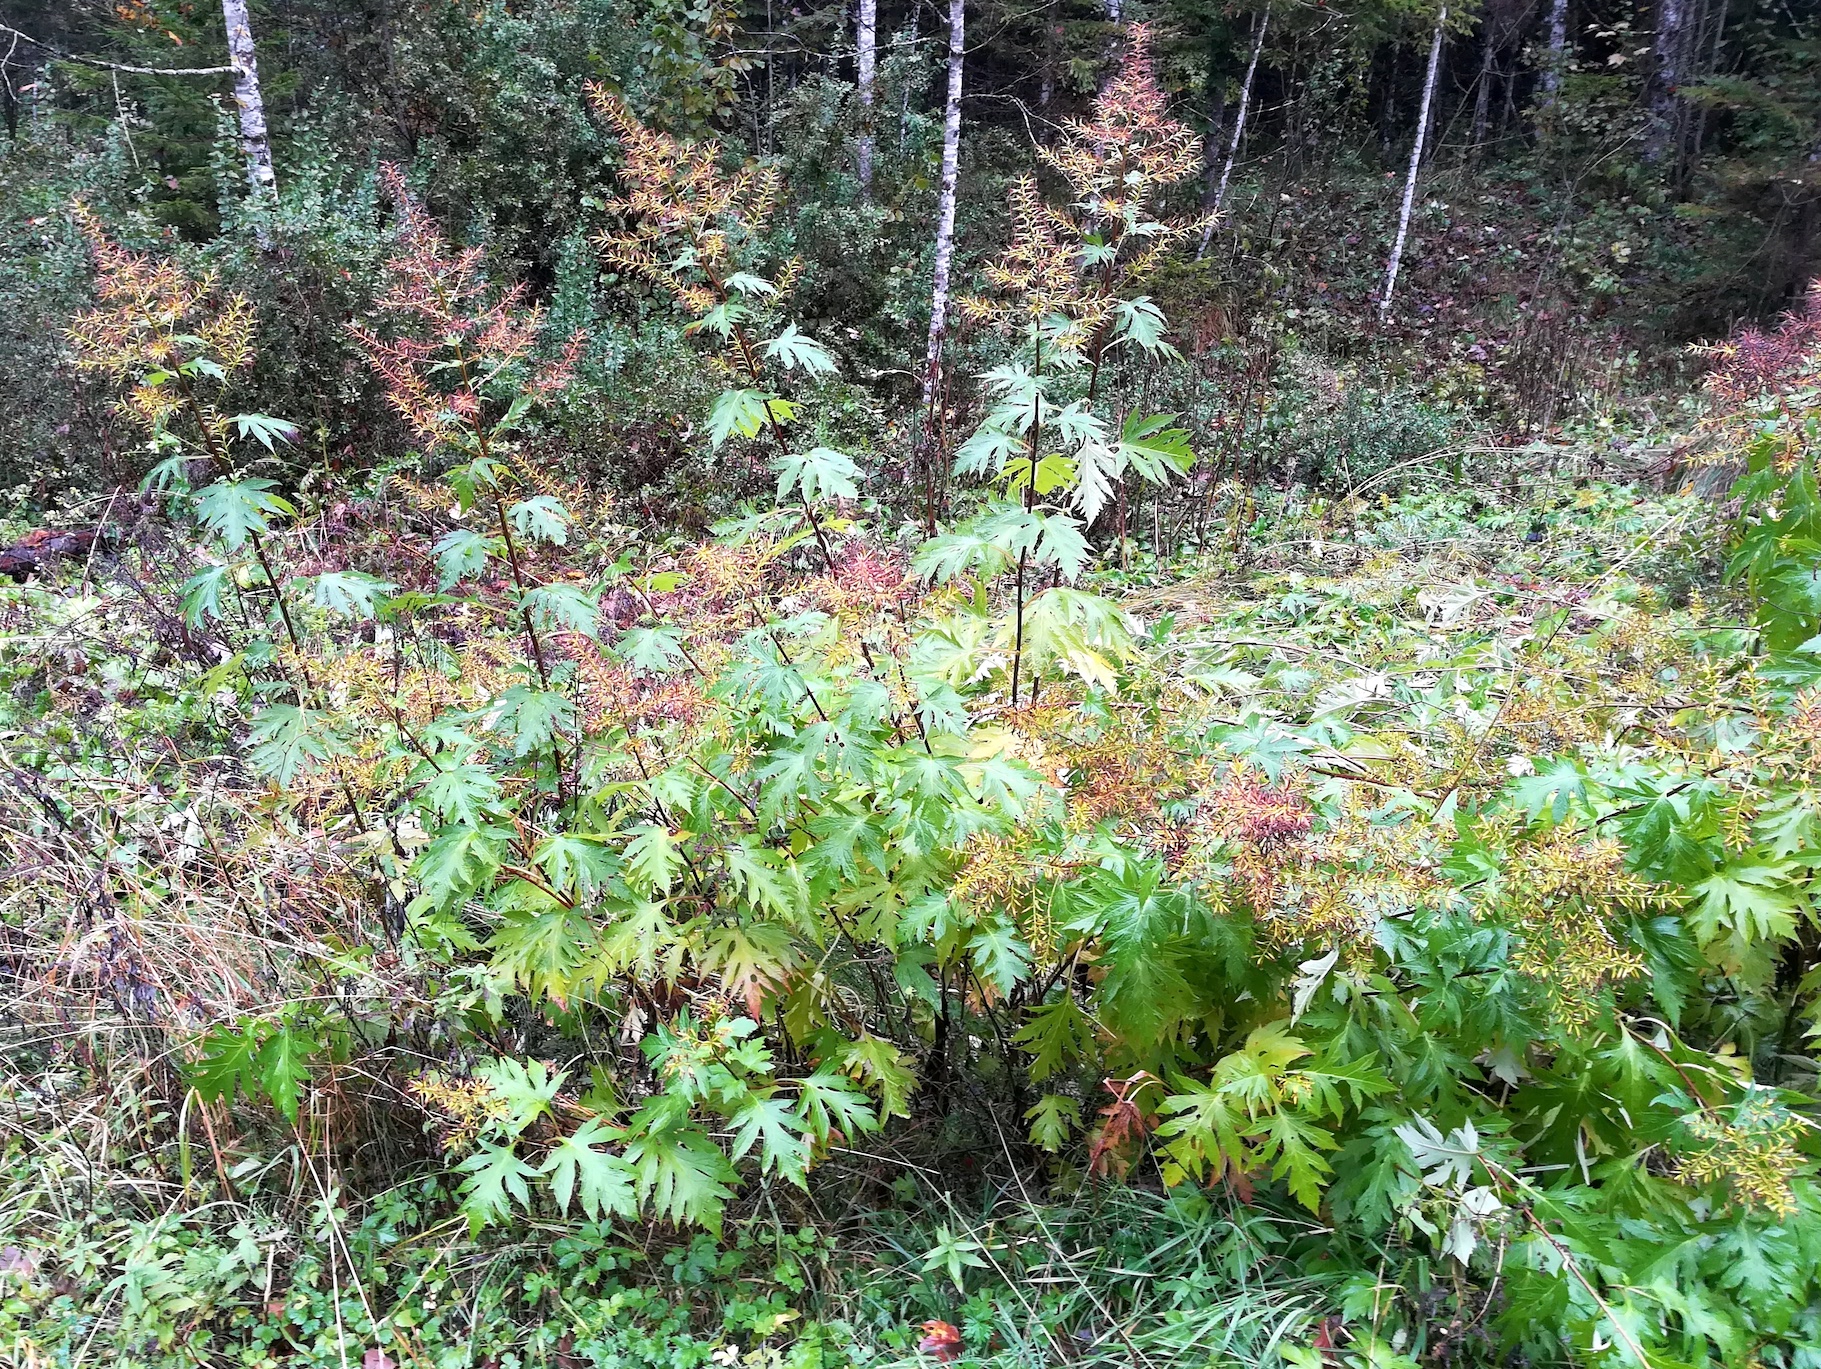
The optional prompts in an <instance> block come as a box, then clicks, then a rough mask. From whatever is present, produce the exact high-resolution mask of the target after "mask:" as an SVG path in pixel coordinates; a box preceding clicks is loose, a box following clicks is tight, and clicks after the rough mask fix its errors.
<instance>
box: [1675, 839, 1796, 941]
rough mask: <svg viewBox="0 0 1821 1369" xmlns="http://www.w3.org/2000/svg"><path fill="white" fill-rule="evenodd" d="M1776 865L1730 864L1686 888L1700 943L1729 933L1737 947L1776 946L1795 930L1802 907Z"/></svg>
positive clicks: (1786, 871)
mask: <svg viewBox="0 0 1821 1369" xmlns="http://www.w3.org/2000/svg"><path fill="white" fill-rule="evenodd" d="M1790 872H1791V867H1790V866H1789V865H1787V864H1785V863H1783V862H1781V861H1777V862H1767V861H1749V860H1740V861H1731V862H1729V863H1727V864H1726V865H1724V866H1722V867H1721V868H1720V869H1718V870H1716V871H1714V872H1713V873H1712V874H1711V875H1709V876H1708V877H1707V878H1706V879H1703V880H1701V881H1700V882H1699V883H1696V884H1694V885H1691V886H1690V887H1689V893H1690V894H1691V895H1693V896H1694V898H1695V900H1696V903H1695V909H1694V913H1693V915H1692V916H1691V917H1690V919H1689V925H1690V926H1691V927H1692V928H1693V930H1694V933H1695V935H1696V936H1697V937H1699V938H1700V939H1701V940H1702V941H1713V940H1715V939H1716V938H1717V937H1718V936H1719V935H1720V933H1721V932H1722V931H1726V932H1731V933H1732V934H1733V937H1734V939H1735V941H1736V942H1737V943H1738V944H1739V945H1740V946H1741V947H1744V946H1750V945H1753V944H1755V943H1758V942H1763V941H1781V940H1783V939H1785V938H1786V937H1788V936H1790V935H1791V934H1793V933H1794V932H1795V930H1796V913H1797V912H1798V911H1800V909H1801V908H1802V906H1803V903H1802V897H1801V892H1800V890H1799V889H1798V888H1797V887H1796V886H1795V885H1794V884H1793V883H1792V882H1791V879H1790Z"/></svg>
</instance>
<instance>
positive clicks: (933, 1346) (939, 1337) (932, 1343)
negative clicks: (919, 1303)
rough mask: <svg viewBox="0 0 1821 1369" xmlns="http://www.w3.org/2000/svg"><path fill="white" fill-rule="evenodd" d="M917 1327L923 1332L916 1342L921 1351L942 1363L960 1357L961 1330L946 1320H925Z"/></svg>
mask: <svg viewBox="0 0 1821 1369" xmlns="http://www.w3.org/2000/svg"><path fill="white" fill-rule="evenodd" d="M917 1329H918V1330H919V1331H921V1332H923V1339H922V1340H920V1341H918V1342H917V1349H918V1350H920V1351H921V1352H922V1353H924V1354H926V1355H930V1356H933V1357H934V1358H936V1359H938V1360H941V1361H942V1362H943V1363H944V1364H946V1363H948V1362H949V1361H950V1360H956V1359H960V1358H961V1332H960V1331H959V1330H957V1329H956V1328H955V1327H953V1326H951V1325H950V1324H949V1323H948V1322H945V1321H926V1322H924V1323H923V1325H922V1326H920V1327H918V1328H917Z"/></svg>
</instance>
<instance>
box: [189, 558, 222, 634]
mask: <svg viewBox="0 0 1821 1369" xmlns="http://www.w3.org/2000/svg"><path fill="white" fill-rule="evenodd" d="M233 571H234V568H233V567H232V566H226V565H221V566H204V567H203V568H202V569H201V570H199V571H197V572H196V573H195V574H194V575H192V576H191V577H190V578H189V579H187V580H185V581H184V582H183V588H182V590H181V591H180V593H181V594H182V596H183V597H182V601H181V607H182V610H183V621H184V623H185V624H187V625H188V626H189V627H192V628H199V627H201V626H202V625H203V623H204V622H205V621H206V620H208V619H210V618H219V617H221V590H222V586H224V585H226V584H227V583H228V582H229V581H228V577H229V576H231V575H232V574H233Z"/></svg>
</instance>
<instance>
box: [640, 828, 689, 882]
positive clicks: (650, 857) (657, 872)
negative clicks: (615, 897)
mask: <svg viewBox="0 0 1821 1369" xmlns="http://www.w3.org/2000/svg"><path fill="white" fill-rule="evenodd" d="M682 868H683V853H682V851H680V850H679V849H678V848H677V834H676V833H674V832H672V831H671V830H670V829H669V828H668V827H660V826H658V824H657V823H655V822H648V823H646V824H645V825H644V826H642V827H637V828H634V829H633V833H632V840H631V841H629V842H628V843H626V882H627V884H629V885H631V886H632V887H633V888H634V889H636V890H639V891H640V892H643V893H647V894H668V893H669V892H670V886H671V884H672V883H673V882H674V881H675V879H676V876H677V872H678V871H680V870H681V869H682Z"/></svg>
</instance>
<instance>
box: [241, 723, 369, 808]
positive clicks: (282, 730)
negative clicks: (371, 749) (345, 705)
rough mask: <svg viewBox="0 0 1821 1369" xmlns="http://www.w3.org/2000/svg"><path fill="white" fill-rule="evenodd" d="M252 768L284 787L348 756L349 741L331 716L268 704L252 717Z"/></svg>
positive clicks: (249, 738)
mask: <svg viewBox="0 0 1821 1369" xmlns="http://www.w3.org/2000/svg"><path fill="white" fill-rule="evenodd" d="M248 740H249V741H250V742H251V743H252V749H251V750H249V751H248V752H247V759H248V760H249V761H250V762H251V763H252V765H253V768H254V769H255V770H257V771H258V772H259V773H260V774H262V775H264V776H266V777H267V778H268V779H271V780H273V781H275V782H276V783H277V784H278V785H279V786H280V787H281V788H288V787H289V786H290V785H291V783H292V782H293V781H294V780H295V779H296V778H297V777H298V776H299V775H301V774H304V773H305V772H307V771H310V770H314V769H315V768H316V767H317V766H319V765H321V764H323V763H324V762H325V761H327V760H328V759H329V758H330V757H331V756H340V755H345V754H347V750H348V741H347V737H346V736H345V735H344V734H343V732H342V729H341V727H340V725H339V724H338V723H337V722H336V721H335V720H334V719H333V718H332V716H331V715H330V714H329V713H327V712H325V711H323V710H321V709H315V708H300V707H298V706H297V705H296V704H268V705H267V706H266V707H265V708H263V709H261V710H260V711H259V713H258V714H257V715H255V717H254V718H253V726H252V729H251V731H250V733H249V735H248Z"/></svg>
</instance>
